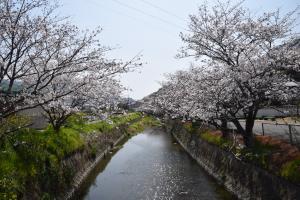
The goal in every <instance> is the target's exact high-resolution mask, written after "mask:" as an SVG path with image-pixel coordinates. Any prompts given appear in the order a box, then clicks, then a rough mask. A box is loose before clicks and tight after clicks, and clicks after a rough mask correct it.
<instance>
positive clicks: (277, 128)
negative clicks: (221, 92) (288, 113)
mask: <svg viewBox="0 0 300 200" xmlns="http://www.w3.org/2000/svg"><path fill="white" fill-rule="evenodd" d="M240 122H241V125H242V126H243V127H245V121H242V120H241V121H240ZM262 124H263V125H262ZM228 127H229V128H231V129H236V127H235V125H234V124H233V123H229V124H228ZM262 128H264V134H265V135H270V136H273V137H279V138H281V139H284V140H287V141H290V133H289V126H288V125H286V124H276V123H273V122H266V121H260V120H257V121H255V124H254V127H253V132H254V133H255V134H259V135H262V134H263V130H262ZM291 133H292V141H293V142H294V143H298V144H300V125H299V124H298V125H291Z"/></svg>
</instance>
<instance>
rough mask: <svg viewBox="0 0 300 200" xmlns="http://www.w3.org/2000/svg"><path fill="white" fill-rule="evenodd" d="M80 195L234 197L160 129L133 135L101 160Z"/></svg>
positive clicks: (98, 199) (94, 199) (127, 199)
mask: <svg viewBox="0 0 300 200" xmlns="http://www.w3.org/2000/svg"><path fill="white" fill-rule="evenodd" d="M77 198H78V199H85V200H135V199H139V200H140V199H145V200H147V199H149V200H156V199H157V200H163V199H189V200H193V199H200V200H214V199H233V197H232V196H231V195H230V194H229V193H228V192H226V191H225V190H224V189H223V188H222V187H221V186H219V185H218V184H216V182H215V181H214V180H213V179H212V178H211V177H210V176H208V175H207V173H206V172H205V171H204V170H203V169H202V168H201V167H200V166H199V165H198V164H197V163H196V162H195V161H194V160H193V159H192V158H191V157H190V156H189V155H188V154H187V153H186V152H185V151H184V150H183V149H182V148H181V147H180V146H179V145H178V144H176V143H175V142H174V140H173V138H172V137H171V136H170V135H169V134H166V133H164V132H161V131H158V130H152V129H151V130H146V131H144V132H143V133H141V134H139V135H136V136H134V137H132V138H131V139H129V140H128V141H127V142H126V143H125V144H124V146H123V148H121V149H120V150H119V151H117V152H116V153H115V154H114V155H112V156H111V157H109V158H107V159H105V160H104V161H103V162H101V163H99V166H98V168H97V169H96V170H95V172H94V174H93V175H92V176H91V177H90V178H89V179H88V181H87V182H86V183H85V185H84V186H83V188H82V191H81V194H80V195H78V196H77Z"/></svg>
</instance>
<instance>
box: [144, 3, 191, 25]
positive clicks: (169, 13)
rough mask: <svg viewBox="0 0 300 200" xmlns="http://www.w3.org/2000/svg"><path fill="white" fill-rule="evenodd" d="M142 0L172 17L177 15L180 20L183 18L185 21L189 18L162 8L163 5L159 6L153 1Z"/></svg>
mask: <svg viewBox="0 0 300 200" xmlns="http://www.w3.org/2000/svg"><path fill="white" fill-rule="evenodd" d="M140 1H141V2H143V3H145V4H147V5H149V6H151V7H153V8H156V9H158V10H160V11H161V12H164V13H166V14H168V15H170V16H172V17H176V18H177V19H179V20H181V21H183V22H187V20H185V19H183V18H181V17H179V16H178V15H176V14H174V13H172V12H170V11H168V10H166V9H164V8H162V7H159V6H157V5H155V4H153V3H151V2H149V1H146V0H140Z"/></svg>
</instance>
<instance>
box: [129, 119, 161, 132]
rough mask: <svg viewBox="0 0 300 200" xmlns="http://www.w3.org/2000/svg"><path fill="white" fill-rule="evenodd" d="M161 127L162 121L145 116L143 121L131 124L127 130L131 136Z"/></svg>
mask: <svg viewBox="0 0 300 200" xmlns="http://www.w3.org/2000/svg"><path fill="white" fill-rule="evenodd" d="M153 126H160V121H159V120H157V119H155V118H154V117H151V116H145V117H143V118H141V120H139V121H136V122H134V123H132V124H130V125H129V126H128V128H127V132H128V133H129V134H135V133H139V132H142V131H143V130H144V129H145V128H147V127H153Z"/></svg>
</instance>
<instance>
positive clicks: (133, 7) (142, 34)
mask: <svg viewBox="0 0 300 200" xmlns="http://www.w3.org/2000/svg"><path fill="white" fill-rule="evenodd" d="M59 2H60V4H61V6H62V7H61V8H60V12H61V13H60V14H62V15H64V16H70V19H69V20H70V21H71V22H72V23H74V24H76V25H78V26H79V27H80V28H83V29H86V28H88V29H93V28H95V27H97V26H100V27H102V28H103V32H102V34H101V37H100V40H101V42H102V44H103V45H106V46H110V47H115V48H116V49H115V50H113V51H111V52H109V53H108V55H107V56H108V57H112V58H120V59H123V60H124V61H126V60H129V59H130V58H132V57H134V56H135V55H136V54H137V53H139V52H140V51H142V54H143V62H145V63H146V64H144V66H143V67H142V68H141V69H140V70H138V71H137V72H132V73H129V74H126V75H123V76H122V77H121V80H122V83H123V84H124V85H125V86H127V87H129V88H131V89H132V91H130V92H127V93H126V94H125V96H129V97H132V98H134V99H140V98H142V97H144V96H146V95H148V94H150V93H151V92H154V91H156V90H157V89H158V88H159V87H160V85H159V81H162V80H163V74H165V73H169V72H174V71H176V70H178V69H184V68H187V67H189V65H190V62H192V61H193V60H192V59H176V58H175V55H176V53H177V52H178V49H179V48H180V47H181V46H182V45H183V43H182V42H181V39H180V37H179V33H180V32H185V29H186V28H187V24H188V22H187V21H188V15H189V14H193V13H196V11H197V7H198V5H200V4H201V3H202V2H203V1H201V0H185V1H184V0H60V1H59ZM209 2H212V1H209ZM244 5H245V6H246V7H248V8H249V9H250V10H251V11H253V12H255V13H262V12H264V11H269V10H274V9H276V8H281V10H282V11H283V12H284V13H285V12H288V11H290V10H292V9H295V8H296V6H297V5H299V3H298V0H284V1H283V0H246V1H245V3H244ZM298 21H299V19H298ZM298 30H299V28H298Z"/></svg>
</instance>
